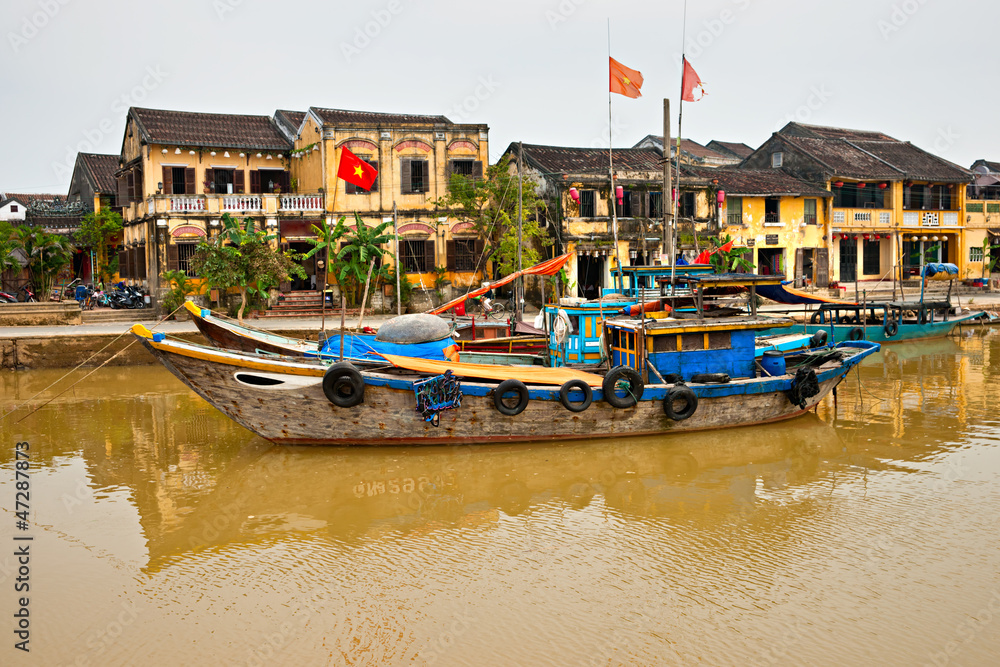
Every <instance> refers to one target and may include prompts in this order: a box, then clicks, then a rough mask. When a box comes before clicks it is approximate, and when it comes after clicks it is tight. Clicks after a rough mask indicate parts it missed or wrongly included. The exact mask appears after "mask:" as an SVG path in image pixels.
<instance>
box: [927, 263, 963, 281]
mask: <svg viewBox="0 0 1000 667" xmlns="http://www.w3.org/2000/svg"><path fill="white" fill-rule="evenodd" d="M921 275H923V277H924V278H934V279H936V280H951V279H952V278H953V277H954V276H957V275H958V267H957V266H955V265H954V264H949V263H946V262H931V263H930V264H926V265H924V270H923V273H922V274H921Z"/></svg>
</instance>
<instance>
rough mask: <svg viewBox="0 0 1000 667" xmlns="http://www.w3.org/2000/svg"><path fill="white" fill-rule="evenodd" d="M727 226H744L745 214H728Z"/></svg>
mask: <svg viewBox="0 0 1000 667" xmlns="http://www.w3.org/2000/svg"><path fill="white" fill-rule="evenodd" d="M726 224H727V225H729V226H730V227H735V226H737V225H740V226H742V225H743V214H742V213H727V214H726Z"/></svg>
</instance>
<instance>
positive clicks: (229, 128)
mask: <svg viewBox="0 0 1000 667" xmlns="http://www.w3.org/2000/svg"><path fill="white" fill-rule="evenodd" d="M131 113H132V114H133V115H134V116H135V118H136V119H137V120H138V121H139V125H140V128H141V130H142V132H143V133H144V135H145V138H146V141H148V142H149V143H151V144H177V145H180V146H213V147H219V148H249V149H262V150H288V149H290V148H291V147H292V145H291V142H289V141H288V139H286V138H285V137H284V136H282V134H281V132H280V131H279V130H278V127H277V126H276V125H275V123H274V121H273V120H272V119H271V117H270V116H245V115H238V114H226V113H197V112H188V111H168V110H165V109H143V108H140V107H132V109H131Z"/></svg>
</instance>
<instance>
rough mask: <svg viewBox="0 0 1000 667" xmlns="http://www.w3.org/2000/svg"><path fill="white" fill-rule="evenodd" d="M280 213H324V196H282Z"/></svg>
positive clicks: (279, 200) (279, 206)
mask: <svg viewBox="0 0 1000 667" xmlns="http://www.w3.org/2000/svg"><path fill="white" fill-rule="evenodd" d="M278 210H279V211H322V210H323V195H320V194H315V195H291V194H289V195H280V196H279V198H278Z"/></svg>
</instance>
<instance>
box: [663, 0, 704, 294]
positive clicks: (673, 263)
mask: <svg viewBox="0 0 1000 667" xmlns="http://www.w3.org/2000/svg"><path fill="white" fill-rule="evenodd" d="M687 14H688V6H687V0H684V20H683V21H681V99H680V104H678V105H677V149H676V155H675V158H674V159H675V160H676V161H677V164H676V169H677V186H676V190H677V195H676V196H674V193H673V192H671V193H670V199H672V200H673V201H672V202H671V206H672V208H673V212H674V214H673V218H674V229H673V237H674V240H673V242H672V243H671V252H672V256H671V258H670V294H673V293H674V289H675V287H674V277H675V276H676V275H677V201H678V200H679V199H680V194H681V124H682V122H683V120H684V70H685V63H686V62H687V53H685V51H684V40H685V39H687ZM663 142H664V145H669V144H670V137H669V136H665V137H663ZM692 227H693V229H694V234H695V238H697V236H698V229H697V227H694V226H693V225H692Z"/></svg>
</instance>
